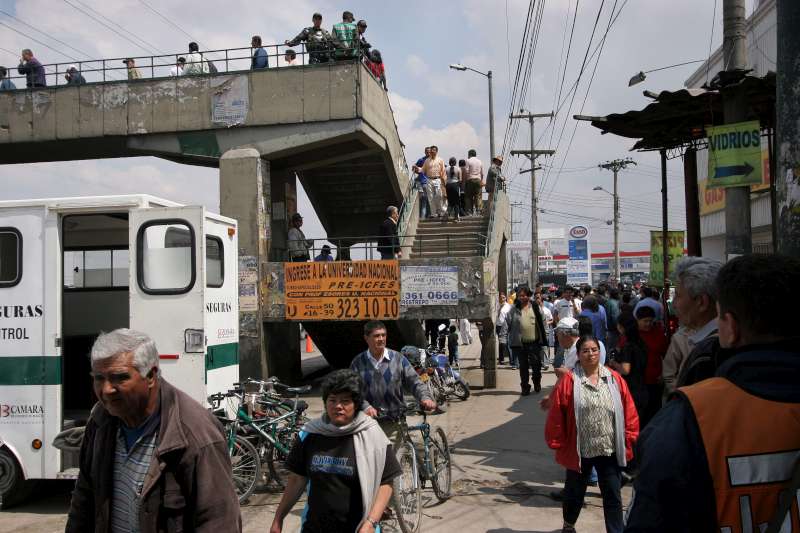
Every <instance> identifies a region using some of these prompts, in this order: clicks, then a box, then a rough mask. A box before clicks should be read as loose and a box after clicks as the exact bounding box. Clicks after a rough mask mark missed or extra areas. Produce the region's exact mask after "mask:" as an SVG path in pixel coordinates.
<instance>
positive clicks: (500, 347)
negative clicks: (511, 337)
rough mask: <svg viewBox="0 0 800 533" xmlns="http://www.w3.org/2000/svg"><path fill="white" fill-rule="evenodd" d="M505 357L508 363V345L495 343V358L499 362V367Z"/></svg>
mask: <svg viewBox="0 0 800 533" xmlns="http://www.w3.org/2000/svg"><path fill="white" fill-rule="evenodd" d="M506 356H508V359H509V361H510V360H511V354H510V353H509V352H508V344H506V343H504V342H499V343H497V358H498V359H499V360H500V364H501V365H502V364H503V363H504V362H505V360H506Z"/></svg>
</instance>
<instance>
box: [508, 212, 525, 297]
mask: <svg viewBox="0 0 800 533" xmlns="http://www.w3.org/2000/svg"><path fill="white" fill-rule="evenodd" d="M508 205H509V207H511V240H512V241H513V240H514V224H519V223H520V221H519V220H514V208H515V207H523V206H524V205H525V204H523V203H520V202H511V203H510V204H508ZM510 255H511V286H512V287H516V286H517V283H516V280H515V279H514V250H511V252H510Z"/></svg>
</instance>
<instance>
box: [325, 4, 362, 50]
mask: <svg viewBox="0 0 800 533" xmlns="http://www.w3.org/2000/svg"><path fill="white" fill-rule="evenodd" d="M354 21H355V17H354V16H353V13H351V12H350V11H345V12H344V13H342V21H341V22H338V23H336V24H334V25H333V30H332V31H331V35H332V36H333V42H334V44H335V45H336V49H335V50H334V57H335V58H336V60H337V61H341V60H344V59H352V58H354V57H356V52H357V51H358V36H357V32H358V29H357V28H356V23H355V22H354Z"/></svg>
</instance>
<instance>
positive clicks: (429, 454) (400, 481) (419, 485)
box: [391, 402, 452, 533]
mask: <svg viewBox="0 0 800 533" xmlns="http://www.w3.org/2000/svg"><path fill="white" fill-rule="evenodd" d="M406 415H421V416H422V422H421V423H419V424H414V425H410V426H409V425H408V422H407V420H406ZM399 422H400V426H401V430H402V434H403V443H402V444H401V445H400V448H399V449H398V450H395V453H396V455H397V461H398V463H400V469H401V474H400V476H398V477H397V478H395V482H394V491H393V493H392V503H391V505H392V507H393V508H394V512H395V514H396V516H397V522H398V524H399V525H400V529H401V530H402V531H403V533H416V532H417V531H419V528H420V525H421V522H422V505H421V490H422V489H423V488H425V484H426V482H427V481H430V482H431V486H432V488H433V492H434V494H435V495H436V498H437V499H438V500H439V501H440V502H443V501H445V500H447V499H448V498H449V497H450V495H451V482H452V462H451V460H450V448H449V446H448V443H447V435H446V434H445V432H444V430H443V429H442V428H440V427H437V428H436V429H435V431H433V432H432V431H431V430H432V429H433V428H431V425H430V424H428V414H427V413H426V412H425V411H424V410H422V409H420V408H419V406H418V405H417V404H416V403H415V402H413V403H410V404H407V405H406V413H404V414H403V415H401V417H400V420H399ZM412 432H419V433H420V435H421V436H422V446H421V449H418V448H417V445H416V443H415V442H414V440H413V439H412V438H411V433H412ZM420 455H421V459H422V460H421V461H420Z"/></svg>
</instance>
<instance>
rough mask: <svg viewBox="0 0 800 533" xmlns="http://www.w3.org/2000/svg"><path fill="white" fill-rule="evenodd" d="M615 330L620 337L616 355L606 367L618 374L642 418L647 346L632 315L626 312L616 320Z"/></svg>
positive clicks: (645, 394)
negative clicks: (626, 385)
mask: <svg viewBox="0 0 800 533" xmlns="http://www.w3.org/2000/svg"><path fill="white" fill-rule="evenodd" d="M617 330H618V331H619V334H620V335H621V339H620V341H619V345H620V346H621V347H620V348H619V349H618V350H617V354H616V356H615V357H614V359H613V360H609V363H608V365H609V366H610V367H611V368H613V369H614V370H616V371H617V372H619V373H620V374H621V375H622V377H623V378H625V382H626V383H627V384H628V389H629V390H630V391H631V396H633V403H634V404H636V411H637V412H638V413H639V416H640V417H641V416H642V413H643V412H644V409H645V408H646V407H647V397H648V395H647V386H646V385H645V382H644V370H645V368H646V367H647V345H646V344H645V343H644V341H643V340H642V338H641V336H640V335H639V325H638V324H637V322H636V318H634V316H633V313H632V312H630V311H626V312H624V313H622V314H621V315H620V316H619V319H618V320H617Z"/></svg>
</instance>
